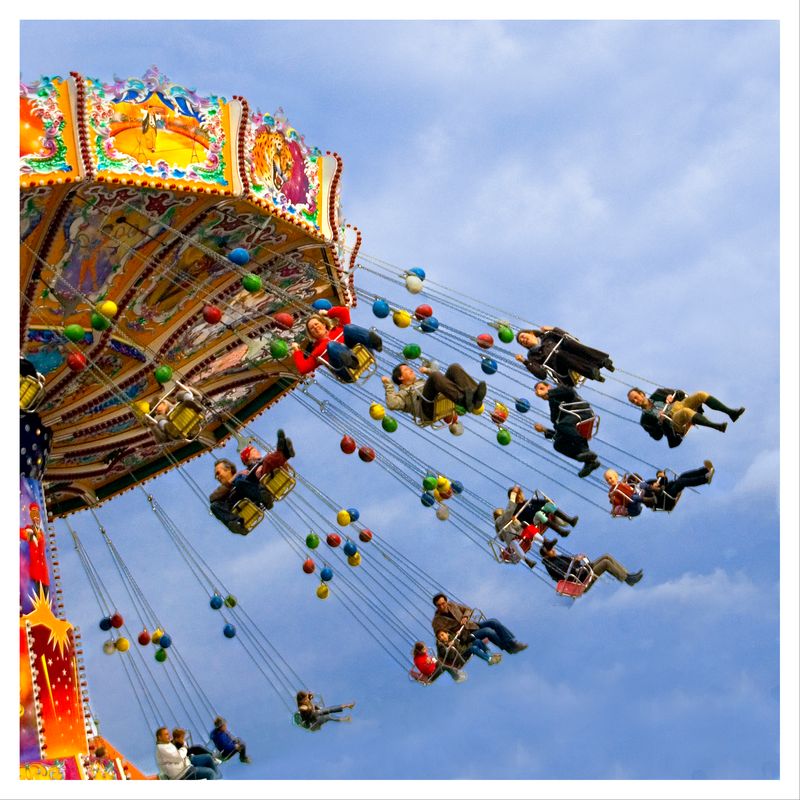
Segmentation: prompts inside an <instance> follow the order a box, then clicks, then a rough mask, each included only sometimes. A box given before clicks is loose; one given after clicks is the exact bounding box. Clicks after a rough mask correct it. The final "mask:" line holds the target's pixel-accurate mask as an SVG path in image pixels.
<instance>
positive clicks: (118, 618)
mask: <svg viewBox="0 0 800 800" xmlns="http://www.w3.org/2000/svg"><path fill="white" fill-rule="evenodd" d="M124 622H125V620H124V619H122V614H120V613H119V611H115V612H114V613H113V614H112V615H111V625H112V626H113V627H114V628H121V627H122V625H123V623H124Z"/></svg>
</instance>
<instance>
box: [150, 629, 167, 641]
mask: <svg viewBox="0 0 800 800" xmlns="http://www.w3.org/2000/svg"><path fill="white" fill-rule="evenodd" d="M163 635H164V631H162V630H161V628H156V629H155V630H154V631H153V635H152V637H151V639H150V640H151V641H152V642H153V644H158V643H159V642H160V641H161V637H162V636H163Z"/></svg>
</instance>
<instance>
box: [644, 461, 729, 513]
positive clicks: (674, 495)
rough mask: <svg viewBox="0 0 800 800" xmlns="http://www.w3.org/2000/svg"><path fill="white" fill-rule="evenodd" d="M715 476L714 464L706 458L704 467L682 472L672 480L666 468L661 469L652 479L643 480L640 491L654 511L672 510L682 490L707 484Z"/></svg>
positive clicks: (647, 504) (645, 501) (645, 502)
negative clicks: (665, 470)
mask: <svg viewBox="0 0 800 800" xmlns="http://www.w3.org/2000/svg"><path fill="white" fill-rule="evenodd" d="M713 477H714V465H713V464H712V463H711V462H710V461H708V460H706V461H704V462H703V466H702V467H698V468H697V469H690V470H688V471H687V472H682V473H681V474H680V475H678V476H677V477H676V478H673V479H672V480H670V479H669V478H668V477H667V474H666V472H664V470H659V471H658V472H657V473H656V477H655V478H654V479H653V480H652V481H642V483H641V484H640V492H641V496H642V502H643V503H644V504H645V505H646V506H647V507H648V508H651V509H653V511H672V509H673V508H675V506H676V505H678V500H680V499H681V492H683V490H684V489H687V488H688V487H690V486H705V485H706V484H709V483H711V479H712V478H713Z"/></svg>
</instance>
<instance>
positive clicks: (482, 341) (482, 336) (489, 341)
mask: <svg viewBox="0 0 800 800" xmlns="http://www.w3.org/2000/svg"><path fill="white" fill-rule="evenodd" d="M475 341H476V342H477V343H478V347H482V348H483V349H484V350H488V349H489V348H490V347H492V346H493V345H494V339H493V338H492V335H491V334H490V333H479V334H478V335H477V336H476V337H475Z"/></svg>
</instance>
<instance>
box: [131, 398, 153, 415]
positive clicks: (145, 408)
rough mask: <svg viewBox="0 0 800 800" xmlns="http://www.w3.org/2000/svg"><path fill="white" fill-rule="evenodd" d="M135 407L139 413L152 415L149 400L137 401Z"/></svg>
mask: <svg viewBox="0 0 800 800" xmlns="http://www.w3.org/2000/svg"><path fill="white" fill-rule="evenodd" d="M133 407H134V408H135V409H136V410H137V411H140V412H141V413H142V414H149V413H150V403H148V402H147V400H137V401H136V402H135V403H134V404H133Z"/></svg>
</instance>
